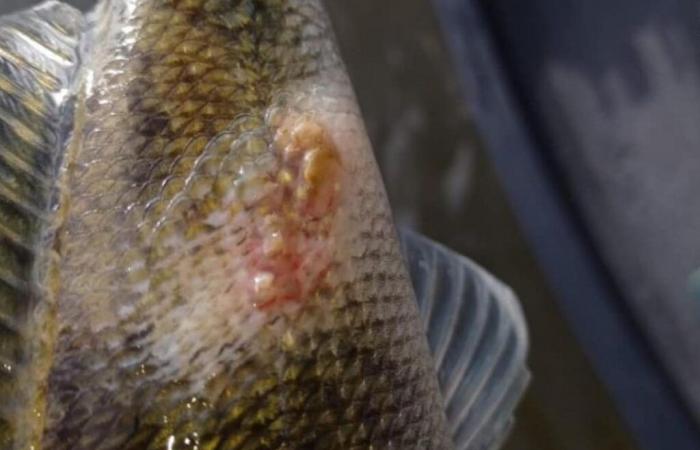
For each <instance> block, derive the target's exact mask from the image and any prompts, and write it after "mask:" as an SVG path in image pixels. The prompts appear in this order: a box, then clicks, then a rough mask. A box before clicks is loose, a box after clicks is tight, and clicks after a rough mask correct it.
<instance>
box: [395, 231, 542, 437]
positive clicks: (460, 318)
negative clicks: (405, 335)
mask: <svg viewBox="0 0 700 450" xmlns="http://www.w3.org/2000/svg"><path fill="white" fill-rule="evenodd" d="M400 234H401V240H402V244H403V248H404V254H405V256H406V259H407V263H408V267H409V270H410V272H411V280H412V282H413V286H414V289H415V292H416V298H417V300H418V304H419V307H420V311H421V315H422V317H423V319H424V323H425V325H426V329H427V334H428V341H429V344H430V348H431V350H432V352H433V356H434V358H435V362H436V365H437V370H438V375H439V380H440V386H441V389H442V392H443V395H444V398H445V404H446V412H447V418H448V421H449V427H450V431H451V432H452V434H453V437H454V440H455V444H456V448H457V449H458V450H464V449H495V448H498V447H499V446H500V444H502V442H503V439H504V438H505V437H506V436H507V434H508V431H509V430H510V427H511V426H512V423H513V411H514V409H515V407H516V405H517V403H518V401H519V399H520V397H521V396H522V394H523V392H524V390H525V387H526V386H527V384H528V380H529V377H530V375H529V372H528V370H527V368H526V366H525V359H526V356H527V349H528V338H527V330H526V325H525V319H524V317H523V314H522V311H521V309H520V306H519V304H518V301H517V299H516V298H515V296H514V295H513V292H512V291H511V290H510V289H509V288H507V287H506V286H504V285H503V284H502V283H500V282H499V281H497V280H496V279H495V278H494V277H493V276H491V275H490V274H488V273H487V272H486V271H485V270H483V269H481V268H480V267H478V266H477V265H476V264H474V263H473V262H471V261H469V260H468V259H466V258H464V257H462V256H460V255H458V254H456V253H454V252H452V251H450V250H448V249H447V248H445V247H443V246H441V245H439V244H436V243H434V242H432V241H430V240H429V239H427V238H425V237H422V236H420V235H418V234H416V233H414V232H411V231H407V230H401V233H400Z"/></svg>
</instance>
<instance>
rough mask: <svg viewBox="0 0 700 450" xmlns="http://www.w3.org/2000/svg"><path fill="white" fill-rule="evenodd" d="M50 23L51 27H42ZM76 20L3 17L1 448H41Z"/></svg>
mask: <svg viewBox="0 0 700 450" xmlns="http://www.w3.org/2000/svg"><path fill="white" fill-rule="evenodd" d="M47 18H50V23H49V21H47ZM81 22H82V16H81V14H80V13H79V12H78V11H76V10H75V9H73V8H71V7H69V6H67V5H64V4H60V3H58V2H48V3H46V4H44V5H42V6H41V7H37V8H35V9H34V10H32V11H26V12H22V13H17V14H13V15H10V16H5V17H0V149H2V150H0V448H1V449H4V450H5V449H10V450H12V449H28V448H39V443H40V442H41V439H42V431H43V430H42V429H43V424H44V416H43V414H42V413H43V411H44V409H45V406H44V401H45V397H46V392H45V390H46V383H45V382H44V380H45V379H46V377H47V376H48V371H49V364H50V362H51V348H52V342H51V340H52V335H53V334H54V333H53V329H54V327H55V316H56V307H55V299H56V298H55V297H56V291H57V273H56V260H57V253H56V251H55V249H54V247H53V245H52V244H51V242H52V240H53V236H54V233H55V227H56V223H57V222H56V220H55V215H56V214H55V205H56V199H57V188H56V179H57V177H58V172H59V167H60V163H61V159H62V148H63V145H62V143H63V141H65V137H66V136H65V135H66V132H67V130H68V129H69V128H70V122H71V111H72V104H71V102H70V95H69V92H70V90H71V86H72V84H73V81H74V79H75V75H76V72H77V67H78V63H79V54H78V45H79V38H80V33H81V28H82V25H81Z"/></svg>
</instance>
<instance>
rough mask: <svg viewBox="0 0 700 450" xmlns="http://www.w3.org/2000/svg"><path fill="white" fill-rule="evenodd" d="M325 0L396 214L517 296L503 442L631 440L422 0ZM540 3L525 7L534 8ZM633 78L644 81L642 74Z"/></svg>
mask: <svg viewBox="0 0 700 450" xmlns="http://www.w3.org/2000/svg"><path fill="white" fill-rule="evenodd" d="M69 3H72V4H74V5H77V6H80V7H86V6H88V5H89V4H91V3H93V2H91V1H90V0H74V1H72V2H69ZM326 3H327V5H328V8H329V11H330V13H331V16H332V19H333V22H334V25H335V27H336V30H337V34H338V37H339V41H340V46H341V50H342V52H343V54H344V57H345V59H346V62H347V64H348V70H349V72H350V75H351V78H352V79H353V83H354V85H355V88H356V91H357V93H358V97H359V101H360V105H361V107H362V110H363V113H364V116H365V119H366V122H367V126H368V130H369V134H370V137H371V139H372V142H373V144H374V147H375V151H376V154H377V159H378V160H379V162H380V166H381V168H382V171H383V173H384V176H385V178H386V181H387V188H388V190H389V195H390V197H391V201H392V204H393V206H394V210H395V213H396V216H397V219H398V221H399V222H401V223H402V224H405V225H409V226H412V227H414V228H416V229H419V230H421V231H422V232H424V233H425V234H427V235H429V236H431V237H433V238H435V239H437V240H439V241H441V242H443V243H445V244H447V245H449V246H451V247H452V248H454V249H456V250H458V251H460V252H461V253H463V254H465V255H468V256H469V257H471V258H473V259H475V260H476V261H478V262H479V263H480V264H482V265H484V266H486V267H487V268H488V269H490V270H491V271H493V272H494V273H495V274H496V275H497V276H498V277H500V278H501V279H503V280H505V281H506V282H507V283H508V284H510V285H511V286H512V287H513V288H514V289H515V291H516V292H517V293H518V294H519V296H520V298H521V300H522V302H523V306H524V309H525V311H526V315H527V317H528V321H529V325H530V332H531V337H532V346H531V348H532V350H531V358H530V365H531V367H532V370H533V376H534V378H533V383H532V385H531V388H530V390H529V392H528V394H527V396H526V398H525V401H524V402H523V404H522V406H521V409H520V411H519V416H518V422H517V424H516V428H515V430H514V432H513V434H512V438H511V441H510V443H509V444H508V448H509V449H511V450H591V449H595V450H625V449H632V448H635V447H634V446H633V444H632V443H631V440H630V438H629V437H628V435H627V433H626V431H625V429H624V427H623V425H622V424H621V421H620V419H619V418H618V416H617V414H616V412H615V410H614V407H613V406H612V403H611V401H610V400H609V397H608V396H607V394H606V392H605V390H604V389H603V387H602V385H601V383H600V382H599V381H598V379H597V378H596V376H595V375H594V372H593V370H592V369H591V367H590V365H589V363H588V361H587V360H586V359H585V357H584V356H583V353H582V351H581V350H580V348H579V346H578V345H577V343H576V341H575V340H574V338H573V337H572V335H571V333H570V331H569V329H568V327H567V326H566V323H565V322H564V320H563V319H562V317H561V315H560V313H559V310H558V308H557V304H556V301H555V299H554V298H553V296H552V294H551V293H550V290H549V288H548V285H547V282H546V280H545V278H544V276H543V274H542V273H541V272H540V270H539V269H538V267H537V264H536V262H535V260H534V258H533V256H532V254H531V252H530V250H529V249H528V246H527V244H526V242H525V241H524V239H523V237H522V235H521V232H520V229H519V227H518V224H517V223H516V221H515V219H514V216H513V213H512V211H511V208H510V205H509V204H508V201H507V200H506V198H505V196H504V193H503V189H502V187H501V185H500V184H499V182H498V180H497V179H496V177H495V174H494V170H493V167H492V166H491V163H490V162H489V160H488V158H487V155H486V153H485V152H484V149H483V147H482V144H481V141H480V137H479V135H478V133H477V132H476V131H475V128H474V126H473V125H472V122H471V120H470V117H469V111H467V110H466V107H465V106H464V103H463V102H462V101H461V98H462V97H461V95H460V94H461V93H460V92H459V87H458V84H457V80H456V77H455V75H454V71H453V68H452V65H451V63H450V58H449V57H448V55H447V52H446V51H445V48H444V44H443V42H442V38H441V35H440V32H439V29H438V26H437V22H436V20H435V17H434V14H433V11H432V7H431V4H430V2H429V0H382V1H377V0H353V1H352V2H348V1H343V0H326ZM508 3H512V5H509V4H508ZM535 3H537V2H535ZM564 3H567V4H568V6H561V7H562V8H566V7H569V8H573V7H574V3H577V2H573V1H568V2H564ZM580 3H581V2H578V3H577V4H580ZM494 5H495V7H501V8H503V11H501V13H502V14H503V15H504V17H505V18H517V17H521V16H519V15H518V14H526V13H528V11H527V10H528V9H529V5H530V3H529V2H526V3H524V4H523V2H517V1H513V2H505V1H503V2H495V3H494ZM526 5H528V6H526ZM27 6H28V3H27V2H26V0H2V2H1V3H0V13H2V12H6V11H9V10H13V9H17V8H20V7H27ZM507 8H512V9H510V10H507ZM537 12H538V11H537V10H535V11H534V12H533V11H530V12H529V15H527V16H526V17H529V18H531V19H532V20H533V21H534V20H535V19H537V17H540V18H541V16H537V15H536V14H537ZM546 30H547V29H545V30H540V34H538V35H536V36H537V37H538V39H536V40H535V44H532V45H537V47H534V48H525V49H524V50H523V49H522V46H517V45H515V48H516V49H517V50H518V51H521V53H518V54H517V55H516V56H517V57H518V58H520V59H521V60H527V58H528V55H529V54H530V53H528V52H542V51H544V56H543V58H544V57H550V56H552V55H551V52H552V51H554V50H552V49H550V48H548V47H547V45H548V42H549V41H548V40H547V39H550V38H551V36H546V35H544V33H545V31H546ZM520 31H521V32H522V30H520ZM601 45H604V43H601ZM555 56H556V55H555ZM526 62H527V61H526ZM603 63H604V61H603V62H601V64H603ZM610 63H611V64H612V62H610ZM540 65H542V66H543V65H544V62H543V61H541V60H533V61H530V62H529V63H527V64H526V66H527V67H528V69H527V70H529V72H525V73H524V77H525V78H524V79H525V82H526V83H531V84H536V81H537V77H538V76H540V75H541V74H539V73H537V72H536V69H537V68H538V67H540ZM601 67H602V66H601ZM631 76H634V73H633V74H632V75H631ZM638 84H639V87H640V89H642V90H643V88H644V82H643V80H640V81H639V83H638ZM528 87H529V86H528ZM584 94H585V93H584ZM584 94H581V95H584ZM571 95H572V96H573V95H574V93H572V94H571ZM590 96H591V97H593V94H591V95H590ZM587 97H588V96H587ZM572 99H575V100H579V99H578V98H573V97H572ZM698 211H700V208H699V209H698Z"/></svg>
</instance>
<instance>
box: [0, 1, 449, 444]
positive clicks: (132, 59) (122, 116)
mask: <svg viewBox="0 0 700 450" xmlns="http://www.w3.org/2000/svg"><path fill="white" fill-rule="evenodd" d="M83 42H84V43H86V44H87V45H85V47H86V48H85V49H84V51H83V53H82V55H81V57H82V66H81V69H80V74H79V76H78V78H77V79H78V80H79V83H80V87H79V89H76V90H75V92H74V94H75V101H74V104H75V112H74V116H73V115H71V117H74V119H73V127H72V132H71V133H70V136H71V137H70V139H68V140H65V139H64V141H66V142H67V143H66V145H65V146H63V145H62V144H61V143H60V142H53V143H52V145H53V147H54V148H56V149H57V150H56V151H59V152H62V151H63V149H64V147H65V152H66V154H65V156H64V157H62V158H59V159H57V161H58V163H60V167H61V170H60V171H58V170H57V171H56V173H55V176H54V177H53V178H51V177H47V180H48V179H50V180H51V183H53V184H54V185H55V186H57V189H58V190H59V191H60V195H55V196H54V197H53V198H54V201H55V203H54V204H53V207H51V208H47V212H50V214H49V215H48V216H49V218H50V219H49V222H50V226H46V227H45V228H46V229H50V230H53V229H57V230H58V231H57V233H56V236H55V239H54V234H53V233H50V234H49V233H44V234H46V236H47V239H48V238H50V240H51V241H53V242H54V244H53V245H51V247H55V249H56V253H55V254H56V260H55V262H54V263H53V264H51V267H52V268H53V270H54V271H55V274H56V279H57V280H60V288H58V287H54V288H52V289H49V290H50V291H51V296H54V297H55V299H56V301H55V303H53V302H51V303H47V304H52V305H55V309H54V311H53V313H52V314H51V317H53V322H52V323H54V324H55V327H54V328H48V330H49V332H48V335H49V336H50V338H49V339H47V343H46V347H47V349H48V350H46V353H47V356H46V357H45V358H44V359H42V361H45V365H46V369H45V370H44V372H46V373H44V374H43V375H42V374H41V370H38V371H36V372H35V374H33V375H32V377H31V381H23V382H22V383H35V384H36V386H38V388H37V389H40V390H41V392H44V393H45V400H46V401H45V402H37V403H35V408H39V409H38V411H39V412H40V414H41V416H42V417H45V420H43V419H42V420H40V421H37V422H36V424H39V425H37V426H34V427H33V429H35V432H34V435H35V438H32V439H34V441H32V442H34V443H35V448H36V449H38V448H43V449H48V450H62V449H65V450H83V449H84V450H102V449H115V450H116V449H120V450H121V449H125V450H126V449H134V450H136V449H168V450H170V449H200V450H215V449H219V450H224V449H228V450H233V449H251V450H252V449H307V448H309V449H311V448H314V449H343V450H347V449H382V450H384V449H401V450H403V449H449V448H451V447H452V444H451V443H450V439H449V437H448V433H447V429H446V426H445V418H444V412H443V405H442V401H441V398H440V394H439V391H438V386H437V380H436V376H435V374H434V369H433V365H432V362H431V359H430V357H429V352H428V348H427V344H426V339H425V336H424V331H423V327H422V324H421V321H420V319H419V316H418V311H417V308H416V305H415V301H414V299H413V294H412V291H411V287H410V284H409V280H408V276H407V273H406V271H405V269H404V267H403V262H402V259H401V256H400V253H399V249H398V244H397V240H396V236H395V231H394V228H393V224H392V220H391V213H390V210H389V207H388V204H387V202H386V198H385V193H384V190H383V187H382V184H381V180H380V177H379V174H378V171H377V169H376V164H375V161H374V159H373V156H372V152H371V149H370V146H369V143H368V141H367V138H366V133H365V130H364V128H363V125H362V121H361V119H360V116H359V113H358V111H357V109H356V106H355V100H354V96H353V94H352V90H351V88H350V87H349V82H348V80H347V78H346V75H345V73H344V69H343V67H342V63H341V61H340V59H339V57H338V55H337V50H336V48H335V44H334V42H333V38H332V32H331V30H330V27H329V25H328V20H327V18H326V16H325V13H324V12H323V10H322V8H321V6H320V4H319V2H318V1H317V0H105V1H103V2H102V3H101V4H100V5H99V6H98V8H97V9H96V11H95V12H94V13H93V14H92V16H91V18H90V20H89V26H87V27H86V31H85V36H84V37H83ZM76 45H77V44H76ZM2 58H6V56H3V53H2V52H0V59H2ZM2 81H3V80H2V77H0V88H2V86H3V84H2ZM66 85H72V83H71V82H68V81H66ZM22 101H23V104H24V105H30V102H29V101H28V100H22ZM27 107H28V106H27ZM0 113H1V111H0ZM59 116H60V117H64V116H67V113H62V114H60V115H59ZM0 118H1V117H0ZM6 123H9V122H6ZM31 125H32V124H31V123H30V124H29V127H28V128H27V130H28V131H33V130H35V128H32V126H31ZM8 126H10V127H12V128H13V129H14V130H15V132H16V133H18V134H20V135H21V136H20V138H21V139H22V140H23V141H24V142H27V143H28V144H27V145H36V144H34V143H33V142H34V141H33V140H32V139H30V138H29V136H30V134H31V133H29V132H26V133H24V132H22V130H24V129H25V128H26V127H25V128H23V127H22V126H19V125H12V123H9V125H8ZM59 141H60V140H59ZM61 142H63V141H61ZM0 206H1V205H0ZM0 211H2V212H3V213H5V210H4V209H1V208H0ZM6 214H10V213H6ZM3 223H5V221H4V220H3ZM35 242H40V241H38V240H36V239H35ZM40 244H41V245H44V246H46V245H48V244H47V242H46V241H42V242H40ZM0 262H1V260H0ZM2 267H3V268H4V267H8V265H7V264H3V265H2ZM1 275H2V274H1V273H0V281H1V280H2V276H1ZM42 283H43V284H42V285H41V286H42V287H43V288H49V287H50V285H49V284H48V282H47V281H43V282H42ZM1 307H2V303H0V308H1ZM0 311H2V310H1V309H0ZM2 317H3V316H2V314H1V313H0V332H2V330H3V328H2V324H3V321H2ZM44 322H46V323H48V319H45V320H44ZM28 333H31V330H28ZM5 342H11V341H6V340H0V363H2V361H3V360H2V350H3V348H4V347H3V345H6V344H4V343H5ZM27 364H28V366H31V367H41V364H40V363H39V362H36V363H35V364H33V363H31V362H29V363H27ZM0 375H1V373H0ZM16 384H17V382H16V381H15V385H16ZM15 385H11V386H15ZM27 385H28V384H27ZM2 388H3V385H2V384H0V398H2V399H4V398H5V397H3V395H5V394H4V393H3V391H2ZM13 389H14V388H13ZM8 398H9V397H8ZM13 401H14V400H13ZM4 412H5V411H4V410H3V407H2V406H0V442H3V441H2V439H5V441H4V442H6V443H7V442H9V443H10V444H8V445H9V448H11V449H13V450H14V449H17V450H20V449H21V450H24V447H23V444H22V443H24V442H29V440H27V439H25V438H21V439H20V438H19V436H20V434H18V433H19V432H18V431H17V430H18V427H22V426H27V427H29V428H32V426H31V425H30V424H28V423H27V422H29V421H30V420H29V419H23V420H24V422H23V423H14V422H13V423H10V427H11V428H8V429H5V428H7V427H8V425H6V423H7V419H6V417H8V416H7V415H3V413H4ZM3 420H5V422H3ZM36 424H35V425H36ZM3 427H5V428H3ZM8 445H6V446H5V447H3V448H7V446H8Z"/></svg>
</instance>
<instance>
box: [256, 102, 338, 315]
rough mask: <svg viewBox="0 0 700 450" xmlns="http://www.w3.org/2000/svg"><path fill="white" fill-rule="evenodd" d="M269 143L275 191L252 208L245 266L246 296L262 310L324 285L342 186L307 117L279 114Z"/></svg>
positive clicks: (333, 155) (326, 142) (331, 154)
mask: <svg viewBox="0 0 700 450" xmlns="http://www.w3.org/2000/svg"><path fill="white" fill-rule="evenodd" d="M274 147H275V151H276V152H277V153H278V156H279V158H280V160H281V161H282V168H281V170H280V171H279V173H278V175H277V180H276V183H277V186H278V192H277V195H271V196H269V197H268V198H267V201H264V202H262V203H261V204H260V205H259V206H258V210H259V211H260V213H261V214H260V216H261V217H262V219H261V221H260V224H259V226H258V227H257V229H256V230H255V239H253V240H252V241H251V244H252V245H251V251H250V253H249V254H248V264H247V267H248V270H249V274H250V277H249V278H250V290H251V294H252V298H253V299H254V303H255V305H256V306H257V307H258V308H260V309H264V310H268V309H271V308H274V307H278V306H281V305H283V304H287V303H290V302H298V303H302V302H304V301H305V300H306V299H308V298H309V297H310V296H312V295H313V294H314V293H315V292H317V291H318V290H319V289H321V288H322V287H324V286H325V285H326V284H327V281H326V280H327V275H328V273H329V272H330V270H331V266H332V263H333V236H332V227H333V224H334V219H335V216H336V212H337V210H338V206H339V198H340V190H341V184H342V162H341V159H340V155H339V153H338V151H337V148H336V146H335V145H334V143H333V141H332V140H331V138H330V136H329V135H328V133H327V132H326V130H325V129H324V127H323V126H322V125H321V124H320V123H319V122H318V121H316V120H314V119H313V118H310V117H307V116H290V117H287V118H285V119H284V120H283V121H282V122H281V123H280V124H279V127H278V130H277V133H276V135H275V140H274Z"/></svg>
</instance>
